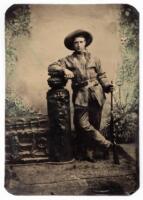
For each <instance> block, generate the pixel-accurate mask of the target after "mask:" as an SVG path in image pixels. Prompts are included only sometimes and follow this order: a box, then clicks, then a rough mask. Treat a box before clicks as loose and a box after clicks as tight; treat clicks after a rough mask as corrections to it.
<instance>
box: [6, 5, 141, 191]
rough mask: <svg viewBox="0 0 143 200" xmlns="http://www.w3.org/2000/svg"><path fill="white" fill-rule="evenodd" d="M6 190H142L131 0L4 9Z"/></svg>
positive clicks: (136, 17)
mask: <svg viewBox="0 0 143 200" xmlns="http://www.w3.org/2000/svg"><path fill="white" fill-rule="evenodd" d="M5 55H6V63H5V65H6V90H5V95H6V98H5V105H6V106H5V188H6V190H7V191H8V192H9V193H11V194H14V195H130V194H132V193H134V192H136V191H137V189H138V188H139V133H138V131H139V13H138V11H137V10H136V8H134V7H133V6H131V5H126V4H102V5H98V4H93V5H90V4H89V5H82V4H80V5H78V4H75V5H74V4H72V5H70V4H67V5H61V4H57V5H52V4H45V5H42V4H41V5H40V4H38V5H37V4H32V5H30V4H15V5H12V6H11V7H9V8H8V9H7V11H6V13H5Z"/></svg>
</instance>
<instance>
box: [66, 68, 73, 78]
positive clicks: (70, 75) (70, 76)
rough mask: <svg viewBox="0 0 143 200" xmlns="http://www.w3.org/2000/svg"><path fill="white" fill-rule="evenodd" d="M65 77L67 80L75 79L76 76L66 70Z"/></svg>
mask: <svg viewBox="0 0 143 200" xmlns="http://www.w3.org/2000/svg"><path fill="white" fill-rule="evenodd" d="M64 74H65V75H64V77H65V78H73V77H74V74H73V72H72V71H70V70H68V69H64Z"/></svg>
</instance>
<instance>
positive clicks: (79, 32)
mask: <svg viewBox="0 0 143 200" xmlns="http://www.w3.org/2000/svg"><path fill="white" fill-rule="evenodd" d="M80 36H82V37H84V38H85V40H86V47H87V46H88V45H90V44H91V42H92V40H93V37H92V35H91V33H89V32H88V31H85V30H82V29H78V30H76V31H73V32H72V33H70V34H69V35H67V37H65V40H64V44H65V46H66V47H67V48H68V49H70V50H74V45H73V41H74V39H75V38H76V37H80Z"/></svg>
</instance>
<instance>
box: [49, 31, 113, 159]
mask: <svg viewBox="0 0 143 200" xmlns="http://www.w3.org/2000/svg"><path fill="white" fill-rule="evenodd" d="M92 40H93V37H92V35H91V34H90V33H89V32H87V31H85V30H76V31H74V32H72V33H71V34H69V35H68V36H67V37H66V38H65V40H64V44H65V46H66V48H68V49H70V50H72V51H73V53H72V54H71V55H69V56H67V57H65V58H62V59H60V60H58V61H57V62H55V63H53V64H51V65H50V66H49V68H48V70H49V71H50V70H60V71H61V70H62V71H63V72H64V76H65V78H70V79H72V89H73V97H72V99H73V105H74V125H75V129H76V132H77V134H78V136H77V138H78V143H79V145H80V146H82V147H83V148H93V149H94V147H96V146H97V145H99V146H101V147H102V148H103V149H105V151H106V150H108V149H109V148H110V147H111V146H112V143H111V142H110V141H109V140H107V139H106V138H105V137H104V136H103V135H102V134H101V133H100V131H99V129H100V122H101V113H102V108H103V105H104V102H105V98H106V96H105V93H108V92H111V91H112V90H113V85H112V84H110V83H109V82H108V80H107V77H106V74H105V72H104V71H103V70H102V68H101V63H100V60H99V59H98V58H96V57H95V56H92V55H91V53H90V52H88V50H87V46H89V45H90V44H91V42H92ZM88 159H89V160H91V161H92V159H93V157H91V156H89V157H88Z"/></svg>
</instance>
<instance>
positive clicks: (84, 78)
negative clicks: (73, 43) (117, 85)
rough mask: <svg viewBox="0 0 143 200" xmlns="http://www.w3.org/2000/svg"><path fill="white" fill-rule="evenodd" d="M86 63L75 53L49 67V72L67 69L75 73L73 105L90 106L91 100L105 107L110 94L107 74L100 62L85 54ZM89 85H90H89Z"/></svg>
mask: <svg viewBox="0 0 143 200" xmlns="http://www.w3.org/2000/svg"><path fill="white" fill-rule="evenodd" d="M84 58H85V63H83V62H82V61H81V59H80V58H79V55H78V54H77V53H76V52H74V53H73V54H72V55H69V56H67V57H65V58H62V59H60V60H58V61H57V62H54V63H52V64H51V65H49V67H48V70H49V71H50V70H54V69H55V70H64V68H67V69H69V70H71V71H72V72H73V73H74V78H73V79H72V88H73V103H74V105H79V106H88V103H89V100H90V99H92V100H93V101H94V100H95V101H98V103H99V105H100V106H103V104H104V102H105V99H106V96H105V92H108V90H107V89H108V86H109V82H108V79H107V77H106V73H105V72H104V71H103V70H102V68H101V63H100V60H99V59H98V58H96V57H92V56H91V54H90V53H89V52H87V51H86V52H84ZM87 83H88V84H87Z"/></svg>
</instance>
